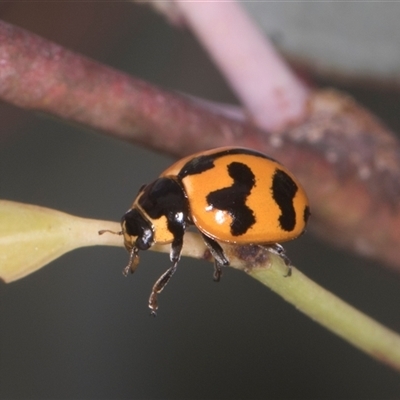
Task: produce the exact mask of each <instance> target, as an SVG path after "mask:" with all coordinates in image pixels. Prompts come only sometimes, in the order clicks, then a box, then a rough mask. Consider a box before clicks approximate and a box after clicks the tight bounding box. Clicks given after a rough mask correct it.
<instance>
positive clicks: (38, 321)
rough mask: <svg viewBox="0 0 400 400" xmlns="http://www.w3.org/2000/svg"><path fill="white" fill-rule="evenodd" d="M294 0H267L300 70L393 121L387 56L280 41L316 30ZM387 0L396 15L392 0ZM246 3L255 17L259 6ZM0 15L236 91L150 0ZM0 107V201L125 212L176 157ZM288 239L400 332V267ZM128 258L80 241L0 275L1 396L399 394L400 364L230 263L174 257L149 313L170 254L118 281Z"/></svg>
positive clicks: (23, 6) (309, 262) (153, 70)
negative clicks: (154, 312) (375, 356)
mask: <svg viewBox="0 0 400 400" xmlns="http://www.w3.org/2000/svg"><path fill="white" fill-rule="evenodd" d="M299 4H300V5H301V4H302V3H299ZM314 4H315V3H314ZM292 6H294V5H293V4H292V3H291V4H290V5H288V4H286V6H285V7H284V8H280V9H279V7H277V5H276V4H275V5H273V4H263V7H264V8H263V10H264V11H263V12H264V13H265V15H267V16H268V18H269V19H270V20H273V21H282V24H283V23H284V22H285V21H286V19H287V18H286V17H287V16H290V15H292V14H293V15H296V16H297V17H296V18H295V23H293V18H292V19H288V21H286V22H285V23H287V24H288V27H290V26H293V25H296V26H299V27H300V28H301V29H300V30H299V31H296V32H297V33H292V31H291V30H290V29H289V28H288V30H286V28H285V25H279V29H278V27H275V30H274V29H272V28H273V27H274V25H271V24H269V25H268V24H267V25H268V26H269V27H271V26H272V28H271V29H272V31H270V32H268V33H269V34H270V35H271V36H272V37H273V38H274V39H275V40H276V42H277V43H278V44H280V43H281V44H283V46H282V49H283V50H284V51H285V54H286V55H287V56H288V57H289V59H291V60H292V61H293V63H294V64H293V65H294V67H295V68H297V69H298V70H299V71H300V72H301V74H302V76H303V77H304V78H305V79H306V80H308V81H310V82H311V81H313V82H315V83H316V84H317V85H320V86H334V87H337V88H341V89H344V90H346V91H348V92H350V93H351V94H352V95H353V96H354V97H355V98H356V99H357V100H358V101H360V102H361V103H362V104H364V105H365V106H367V107H369V108H370V109H371V110H372V111H373V112H374V113H375V114H377V115H379V116H380V117H381V118H382V119H383V120H384V121H385V123H386V124H387V125H388V126H390V127H391V128H393V129H394V130H395V131H397V132H399V131H400V118H399V104H400V103H399V99H400V92H399V91H398V85H397V83H396V79H397V78H398V75H396V73H395V72H396V67H393V68H394V69H393V68H392V70H391V71H392V72H391V73H387V74H380V73H377V72H374V71H375V70H374V68H373V67H371V68H369V69H368V70H367V71H366V70H365V69H364V70H362V71H360V70H356V72H354V70H352V69H351V68H350V69H349V67H348V66H347V64H351V65H352V64H353V63H352V62H345V63H344V64H345V65H342V66H338V65H336V64H335V73H332V71H331V70H329V68H325V67H324V68H317V67H318V66H320V65H329V60H327V61H324V62H323V61H322V60H325V58H324V56H323V55H321V54H320V53H319V52H316V53H313V52H312V51H311V50H310V54H308V53H304V54H306V55H305V56H304V57H303V59H301V60H300V59H299V57H298V55H297V54H295V53H293V52H291V48H290V46H289V45H288V46H286V45H285V43H289V44H290V43H291V38H292V37H293V35H295V34H296V35H297V34H301V33H302V32H303V34H304V36H303V37H302V39H301V37H300V39H299V38H297V39H296V40H298V41H299V42H303V43H307V42H310V43H311V44H313V43H314V42H313V41H312V40H310V37H311V36H312V35H311V33H310V31H308V33H304V30H303V28H304V27H305V26H306V25H308V26H309V27H313V25H312V24H309V23H307V21H308V18H309V13H308V11H307V7H310V5H308V6H307V7H306V5H304V6H305V7H306V8H303V9H301V7H300V6H299V5H297V6H296V8H295V9H296V10H297V11H296V12H297V14H295V12H294V9H291V8H290V7H292ZM389 6H390V7H392V8H391V10H392V11H391V12H388V11H387V12H386V14H388V15H391V14H392V13H393V12H394V11H395V9H394V8H393V7H394V6H393V5H390V4H384V5H381V6H380V7H381V8H382V9H383V8H385V7H389ZM395 6H396V7H397V11H398V12H399V11H400V5H399V4H395ZM268 7H270V8H268ZM299 7H300V8H299ZM323 7H326V8H325V9H324V8H323ZM343 7H344V8H343V9H342V13H343V15H346V16H347V15H348V13H347V12H346V9H345V5H343ZM358 7H360V8H361V7H369V6H368V5H358ZM317 8H319V10H320V11H319V12H320V13H321V15H324V18H325V20H329V21H330V22H331V25H330V28H329V29H330V31H332V32H341V37H342V39H341V40H342V42H346V44H349V47H350V48H351V43H354V45H353V49H356V50H357V51H355V53H356V54H359V52H360V43H363V44H364V45H365V48H364V51H366V52H367V53H373V51H375V48H377V47H376V44H371V42H370V39H369V38H368V36H364V37H365V42H362V40H361V39H360V38H362V37H363V36H362V35H361V36H357V40H356V41H353V42H352V41H351V40H353V36H352V35H353V34H352V33H351V32H353V31H351V30H350V33H348V35H349V36H348V40H346V34H347V33H346V32H347V31H346V29H345V28H343V24H344V25H345V27H351V24H352V22H351V20H350V19H348V18H347V17H346V18H345V19H341V18H339V17H338V16H337V14H334V13H333V12H332V6H331V5H329V3H325V4H319V5H318V7H317ZM277 9H278V11H276V10H277ZM250 11H251V12H255V13H256V14H262V12H261V11H260V10H259V9H256V10H255V11H254V10H251V7H250ZM274 12H275V13H276V14H273V13H274ZM274 15H276V18H275V19H274V18H273V16H274ZM329 15H330V16H331V17H330V18H328V16H329ZM354 15H355V18H360V20H357V24H354V26H357V27H358V26H362V25H363V24H364V26H365V20H363V14H362V11H360V12H357V13H355V14H354ZM397 15H399V14H397ZM0 17H1V18H3V19H4V20H6V21H7V22H10V23H14V24H16V25H18V26H21V27H24V28H26V29H28V30H31V31H32V32H35V33H37V34H39V35H41V36H43V37H45V38H48V39H51V40H53V41H55V42H57V43H59V44H61V45H63V46H65V47H67V48H70V49H72V50H74V51H77V52H80V53H83V54H85V55H87V56H89V57H92V58H94V59H96V60H98V61H100V62H103V63H105V64H107V65H110V66H113V67H115V68H118V69H120V70H123V71H126V72H127V73H129V74H132V75H135V76H137V77H140V78H143V79H145V80H148V81H150V82H152V83H155V84H157V85H161V86H163V87H165V88H168V89H172V90H178V91H183V92H187V93H190V94H193V95H197V96H201V97H205V98H208V99H211V100H217V101H222V102H235V98H234V96H233V95H232V93H231V92H230V90H229V88H228V87H227V86H226V84H225V83H224V80H223V78H222V77H221V75H220V74H219V73H218V71H217V70H216V69H215V67H214V66H213V64H212V62H211V61H210V60H209V58H208V57H207V55H206V54H205V52H204V51H203V50H202V48H201V47H200V45H199V44H198V43H197V41H196V39H195V38H194V37H193V36H192V35H191V34H190V32H188V31H185V30H182V29H176V28H173V27H171V26H170V25H169V24H168V23H167V22H166V21H165V20H164V19H163V18H162V17H161V16H160V15H158V14H157V13H155V12H154V11H152V10H151V9H150V8H148V7H144V6H140V5H135V4H131V3H101V2H99V3H91V2H82V3H77V2H72V3H67V2H64V3H52V2H47V3H37V2H34V3H32V4H30V3H2V4H1V5H0ZM302 17H304V18H303V19H301V18H302ZM279 18H281V19H279ZM387 20H388V21H389V20H390V18H389V17H388V19H387ZM362 21H364V22H362ZM322 25H323V26H324V24H322ZM323 26H322V28H323ZM325 26H327V25H326V24H325ZM381 26H382V28H381V29H379V26H378V27H376V26H375V28H374V29H375V31H377V32H378V33H379V32H381V31H382V32H386V30H387V27H385V25H381ZM397 29H398V28H397ZM267 31H268V29H267ZM274 35H275V36H274ZM285 35H287V36H285ZM314 35H317V36H318V34H317V31H315V33H314ZM392 36H393V35H392ZM392 36H391V35H387V37H392ZM323 37H324V36H323V35H322V36H321V37H320V39H321V40H322V39H323ZM384 37H385V36H384V35H383V38H384ZM321 40H320V41H321ZM332 40H333V39H332ZM337 42H338V43H339V42H340V40H339V39H338V41H336V42H334V41H333V42H332V43H337ZM389 42H390V41H389V39H388V46H389ZM332 43H331V45H332ZM369 43H370V44H371V46H372V47H371V48H369V46H368V44H369ZM382 43H385V40H384V39H382ZM397 43H399V42H398V41H397ZM339 44H340V43H339ZM313 46H314V47H317V46H316V45H313ZM374 46H375V47H374ZM322 47H323V41H322ZM328 48H329V46H328ZM339 48H340V46H339ZM390 48H391V49H396V47H393V46H392V47H390ZM397 51H400V48H398V47H397ZM331 53H332V51H328V54H331ZM350 53H351V51H350ZM335 54H336V53H335ZM337 54H339V55H340V54H342V53H340V52H339V53H337ZM343 54H344V55H343V57H344V58H346V57H347V56H346V55H345V54H346V53H343ZM388 54H389V53H388ZM390 54H391V53H390ZM338 57H339V56H337V55H335V57H334V58H336V59H337V58H338ZM340 57H342V56H340ZM340 57H339V58H340ZM349 57H350V55H349ZM360 59H361V60H364V58H363V57H361V58H360ZM315 60H321V63H316V61H315ZM354 65H359V64H357V63H354ZM363 65H364V64H363ZM397 65H399V64H397ZM314 67H315V68H314ZM397 68H399V67H397ZM393 71H395V72H393ZM397 71H399V69H398V70H397ZM338 72H340V73H338ZM0 120H1V126H2V129H1V134H0V198H2V199H8V200H15V201H19V202H26V203H31V204H37V205H41V206H46V207H50V208H54V209H58V210H61V211H65V212H68V213H71V214H75V215H79V216H84V217H91V218H98V219H109V220H119V219H120V217H121V216H122V214H123V213H124V212H125V211H126V209H127V208H128V207H129V206H130V205H131V202H132V201H133V198H134V196H135V195H136V193H137V190H138V188H139V187H140V185H141V184H143V183H148V182H150V181H152V180H153V179H154V178H155V177H156V176H158V174H159V173H160V172H161V171H162V170H163V169H165V168H166V167H167V166H169V165H170V163H171V162H172V161H173V160H172V158H168V157H167V156H165V155H160V154H156V153H154V152H152V151H150V150H148V149H145V148H142V147H136V146H132V145H130V144H127V143H124V142H121V141H117V140H114V139H112V138H109V137H106V136H103V135H102V134H101V133H99V132H93V131H89V130H86V129H84V128H82V127H79V126H72V125H68V124H67V123H65V122H64V121H59V120H56V119H53V118H50V117H48V116H46V115H39V114H37V113H32V112H28V111H24V110H22V109H18V108H16V107H14V106H11V105H8V104H4V103H1V104H0ZM294 172H295V171H294ZM377 229H379V227H377ZM285 248H286V249H287V252H288V255H289V257H290V258H291V260H292V261H293V263H294V264H295V265H296V266H297V267H298V268H299V269H301V270H302V271H303V272H304V273H305V274H306V275H308V276H310V277H311V278H312V279H314V280H315V281H316V282H318V283H319V284H321V285H322V286H324V287H326V288H328V289H329V290H331V291H332V292H333V293H335V294H337V295H338V296H340V297H341V298H342V299H344V300H345V301H348V302H349V303H351V304H353V305H354V306H355V307H357V308H359V309H360V310H362V311H364V312H365V313H367V314H368V315H370V316H372V317H373V318H376V319H377V320H379V321H381V322H382V323H384V324H385V325H387V326H389V327H391V328H392V329H394V330H397V331H398V332H400V318H399V304H400V279H399V278H400V277H399V276H398V275H397V274H395V273H393V272H391V271H390V270H388V269H386V268H385V267H382V266H381V265H378V264H376V263H373V262H371V261H367V260H365V259H362V258H359V257H356V256H354V255H352V254H348V253H344V252H341V251H339V250H337V249H334V248H331V247H329V246H328V245H326V244H325V243H323V242H321V241H318V239H316V238H315V237H313V236H311V235H310V234H306V235H304V236H303V237H301V238H300V239H298V240H296V241H294V242H293V243H289V244H287V245H286V246H285ZM21 251H24V249H23V248H21ZM127 260H128V254H127V253H126V252H125V251H124V250H123V249H120V248H100V247H99V248H87V249H80V250H77V251H74V252H72V253H69V254H67V255H65V256H63V257H62V258H60V259H58V260H56V261H54V262H52V263H51V264H50V265H48V266H46V267H45V268H43V269H42V270H40V271H38V272H36V273H34V274H32V275H30V276H28V277H27V278H25V279H22V280H20V281H17V282H14V283H11V284H8V285H6V284H4V283H1V282H0V398H1V399H20V398H21V399H44V398H54V399H55V398H57V399H77V398H85V399H90V398H93V399H94V398H96V399H97V398H107V399H111V398H112V399H128V398H129V399H153V398H154V399H157V398H163V399H167V398H171V399H175V398H176V399H179V398H182V399H183V398H185V399H189V398H190V399H258V398H263V399H266V398H274V399H278V398H296V399H298V398H304V399H311V398H320V399H322V398H323V399H337V398H359V399H362V398H370V399H371V398H376V399H389V398H390V399H394V398H400V379H399V375H398V374H397V373H395V372H394V371H392V370H390V369H389V368H387V367H386V366H383V365H381V364H379V363H377V362H376V361H374V360H372V359H370V358H368V357H367V356H365V355H364V354H362V353H361V352H359V351H358V350H356V349H354V348H353V347H351V346H350V345H348V344H347V343H345V342H343V341H342V340H341V339H339V338H338V337H336V336H334V335H333V334H331V333H329V332H327V331H326V330H325V329H323V328H321V327H320V326H318V325H317V324H315V323H314V322H313V321H311V320H309V319H308V318H307V317H305V316H303V315H302V314H301V313H300V312H298V311H297V310H295V309H294V308H293V307H292V306H290V305H288V304H286V303H285V302H284V301H283V300H282V299H281V298H279V297H278V296H276V295H275V294H274V293H272V292H270V291H269V290H268V289H266V288H265V287H263V286H262V285H261V284H259V283H258V282H256V281H255V280H253V279H251V278H249V277H247V276H246V275H245V274H243V273H241V272H239V271H236V270H234V269H230V268H227V269H226V270H224V276H223V278H222V280H221V282H220V283H219V284H216V283H214V282H213V279H212V274H213V267H212V264H210V263H206V262H202V261H196V260H191V259H188V258H184V259H182V261H181V262H180V265H179V269H178V272H177V274H176V275H175V276H174V278H173V279H172V281H171V282H170V284H169V285H168V287H167V289H166V290H165V291H164V292H163V293H162V295H161V297H160V311H159V314H158V316H157V318H151V317H150V316H149V310H148V308H147V299H148V296H149V294H150V289H151V287H152V285H153V283H154V281H155V280H156V279H157V278H158V277H159V275H160V274H161V273H162V272H163V271H164V270H165V269H166V268H167V267H168V266H169V260H168V256H166V255H165V254H155V253H152V252H146V253H145V254H143V255H142V257H141V264H140V266H139V268H138V270H137V272H136V273H135V275H134V276H129V277H128V278H124V277H123V276H122V269H123V267H124V266H125V265H126V263H127Z"/></svg>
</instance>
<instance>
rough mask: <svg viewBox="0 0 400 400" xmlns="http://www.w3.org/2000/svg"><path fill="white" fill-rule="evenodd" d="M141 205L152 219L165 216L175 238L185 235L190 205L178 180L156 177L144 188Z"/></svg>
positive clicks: (140, 200)
mask: <svg viewBox="0 0 400 400" xmlns="http://www.w3.org/2000/svg"><path fill="white" fill-rule="evenodd" d="M139 205H140V207H141V208H142V209H143V211H144V212H145V213H146V214H147V215H148V216H149V217H150V218H152V219H159V218H161V217H162V216H165V217H166V218H167V227H168V230H169V231H170V232H171V233H172V234H173V236H174V238H175V239H177V238H180V237H183V234H184V230H185V228H186V223H187V220H188V214H189V205H188V201H187V198H186V197H185V193H184V190H183V188H182V186H181V185H180V184H179V183H178V182H177V181H175V180H174V179H171V178H159V179H156V180H155V181H154V182H153V183H151V184H150V185H147V186H146V187H145V188H144V190H143V194H142V195H141V196H140V198H139ZM177 240H178V239H177Z"/></svg>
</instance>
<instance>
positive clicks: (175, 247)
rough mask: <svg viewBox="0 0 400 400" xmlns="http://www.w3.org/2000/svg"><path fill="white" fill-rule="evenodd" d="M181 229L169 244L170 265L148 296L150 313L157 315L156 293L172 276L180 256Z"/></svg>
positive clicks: (161, 289)
mask: <svg viewBox="0 0 400 400" xmlns="http://www.w3.org/2000/svg"><path fill="white" fill-rule="evenodd" d="M183 232H184V231H183V230H182V235H179V236H178V237H175V239H174V241H173V242H172V244H171V251H170V259H171V261H172V263H173V264H172V266H171V267H170V268H168V269H167V270H166V271H165V272H164V273H163V274H162V275H161V276H160V277H159V278H158V280H157V282H156V283H155V284H154V286H153V289H152V291H151V294H150V298H149V308H150V310H151V315H153V316H156V315H157V309H158V294H159V293H161V292H162V291H163V289H164V288H165V286H166V285H167V283H168V282H169V280H170V279H171V278H172V275H173V274H174V273H175V271H176V268H177V266H178V262H179V260H180V258H181V252H182V246H183Z"/></svg>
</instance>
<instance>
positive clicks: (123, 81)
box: [0, 22, 400, 270]
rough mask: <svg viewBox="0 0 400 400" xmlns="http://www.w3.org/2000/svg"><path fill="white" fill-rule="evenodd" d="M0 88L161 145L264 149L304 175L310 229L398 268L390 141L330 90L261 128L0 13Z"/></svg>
mask: <svg viewBox="0 0 400 400" xmlns="http://www.w3.org/2000/svg"><path fill="white" fill-rule="evenodd" d="M0 98H1V99H2V100H5V101H8V102H10V103H13V104H15V105H18V106H20V107H23V108H27V109H32V110H40V111H43V112H47V113H50V114H53V115H57V116H59V117H61V118H63V119H66V120H70V121H74V122H79V123H82V124H84V125H86V126H89V127H92V128H96V129H100V130H102V131H104V132H107V133H109V134H111V135H113V136H117V137H120V138H122V139H125V140H129V141H132V142H135V143H139V144H143V145H146V146H149V147H152V148H153V149H157V150H160V151H163V152H166V153H169V154H174V155H179V156H181V155H184V154H188V153H190V152H193V151H196V150H201V149H204V148H210V147H216V146H221V145H232V144H234V145H239V146H247V147H252V148H256V149H258V150H260V151H263V152H265V153H267V154H270V155H272V156H273V157H276V158H277V159H279V160H281V161H282V162H283V163H284V164H286V165H287V166H288V167H289V168H291V169H292V170H293V171H294V172H295V173H296V175H298V176H299V178H300V180H301V181H302V182H303V183H304V185H305V187H306V190H307V191H308V193H309V196H310V199H311V205H312V213H313V218H312V225H311V227H312V228H313V229H314V230H315V231H316V232H318V234H319V235H321V236H322V237H324V238H326V239H327V240H328V241H330V242H331V243H335V244H339V245H341V246H343V247H346V248H348V249H351V250H353V251H356V252H358V253H361V254H364V255H367V256H370V257H374V258H376V259H380V260H382V261H384V262H386V263H387V264H388V265H391V266H393V267H395V268H397V270H400V234H399V233H400V213H399V197H400V176H399V175H400V149H399V144H398V142H397V140H396V139H395V138H394V136H393V135H392V134H391V132H389V131H388V130H387V129H386V128H384V127H383V126H382V125H381V124H380V122H378V121H377V120H376V119H375V118H374V117H372V116H371V115H370V114H369V113H368V112H367V111H365V110H364V109H362V108H361V107H359V106H358V105H357V104H356V103H355V102H354V101H353V100H351V99H349V98H348V97H346V96H343V95H342V94H340V93H337V92H332V91H328V92H326V91H325V92H324V91H320V92H314V93H312V94H311V95H310V97H309V100H308V106H307V110H306V113H305V115H304V119H303V121H302V122H301V123H299V124H298V125H296V126H292V127H287V128H286V129H283V130H281V131H280V132H279V133H278V132H273V133H268V132H264V131H261V130H260V129H257V128H256V127H254V126H253V125H251V124H250V123H247V122H245V121H241V120H239V119H234V118H230V117H228V116H225V115H223V112H221V111H220V110H219V109H214V108H212V107H211V108H210V107H203V106H202V105H201V104H198V103H197V102H196V101H195V100H192V99H189V98H187V97H185V96H182V95H178V94H174V93H171V92H167V91H165V90H162V89H159V88H157V87H155V86H153V85H150V84H148V83H146V82H143V81H141V80H138V79H134V78H132V77H130V76H128V75H126V74H123V73H121V72H118V71H116V70H113V69H111V68H108V67H106V66H103V65H101V64H99V63H97V62H95V61H92V60H89V59H87V58H85V57H83V56H80V55H77V54H74V53H73V52H71V51H68V50H66V49H64V48H62V47H60V46H58V45H56V44H54V43H51V42H49V41H47V40H45V39H42V38H40V37H38V36H36V35H34V34H31V33H29V32H27V31H24V30H23V29H20V28H17V27H14V26H11V25H9V24H7V23H4V22H1V23H0Z"/></svg>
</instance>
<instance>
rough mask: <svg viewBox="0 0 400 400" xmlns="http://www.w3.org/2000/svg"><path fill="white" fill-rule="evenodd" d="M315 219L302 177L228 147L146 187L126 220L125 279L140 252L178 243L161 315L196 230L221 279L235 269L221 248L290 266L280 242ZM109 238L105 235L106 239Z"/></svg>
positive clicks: (189, 160) (153, 303)
mask: <svg viewBox="0 0 400 400" xmlns="http://www.w3.org/2000/svg"><path fill="white" fill-rule="evenodd" d="M309 215H310V211H309V206H308V199H307V195H306V193H305V192H304V189H303V188H302V187H301V185H300V184H299V182H298V181H297V180H296V178H295V177H294V176H293V175H292V173H291V172H289V171H288V170H287V169H286V168H285V167H284V166H283V165H281V164H280V163H279V162H277V161H275V160H274V159H272V158H270V157H268V156H266V155H264V154H262V153H259V152H257V151H254V150H250V149H246V148H239V147H222V148H217V149H213V150H209V151H204V152H200V153H196V154H193V155H191V156H189V157H186V158H183V159H182V160H180V161H178V162H176V163H175V164H173V165H172V166H171V167H170V168H168V169H167V170H165V171H164V172H163V173H162V174H161V175H160V177H159V178H158V179H156V180H155V181H154V182H152V183H150V184H149V185H144V186H142V187H141V189H140V190H139V193H138V195H137V197H136V199H135V201H134V202H133V205H132V207H131V208H130V209H129V210H128V211H127V212H126V213H125V215H124V216H123V217H122V221H121V227H122V230H121V232H117V233H118V234H120V235H123V236H124V244H125V247H126V249H127V250H128V251H129V253H130V258H129V264H128V266H127V267H126V268H125V270H124V272H125V274H127V273H128V272H129V271H131V272H132V273H133V272H134V271H135V269H136V267H137V265H138V263H139V255H138V253H139V251H140V250H147V249H149V248H150V247H151V246H152V245H153V244H155V243H159V244H167V243H171V250H170V259H171V262H172V266H171V267H170V268H169V269H168V270H167V271H166V272H165V273H164V274H163V275H161V277H160V278H159V279H158V280H157V282H156V283H155V284H154V286H153V290H152V293H151V295H150V299H149V307H150V309H151V312H152V314H154V315H155V313H156V310H157V308H158V305H157V295H158V294H159V293H160V292H161V291H162V290H163V289H164V287H165V285H166V284H167V283H168V281H169V280H170V278H171V277H172V275H173V274H174V272H175V271H176V268H177V264H178V261H179V259H180V256H181V250H182V245H183V236H184V233H185V230H186V229H187V227H188V226H190V225H194V226H195V227H196V228H197V229H198V230H199V231H200V234H201V235H202V237H203V240H204V242H205V244H206V245H207V247H208V249H209V250H210V253H211V254H212V256H213V257H214V259H215V272H214V279H215V280H216V281H218V280H219V278H220V276H221V267H222V266H226V265H229V260H228V258H227V257H226V255H225V253H224V251H223V249H222V247H221V246H220V244H219V243H218V242H226V243H232V244H238V245H244V244H259V245H265V246H268V249H269V250H270V251H271V252H274V253H276V254H279V255H280V256H281V257H282V258H283V259H284V261H285V262H286V264H287V265H288V266H289V273H288V275H290V262H289V260H288V258H287V257H286V256H285V253H284V250H283V248H282V247H281V246H280V245H279V244H278V243H277V242H284V241H288V240H291V239H294V238H296V237H297V236H299V235H301V234H302V233H303V231H304V229H305V226H306V223H307V219H308V217H309ZM101 233H103V232H101Z"/></svg>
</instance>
